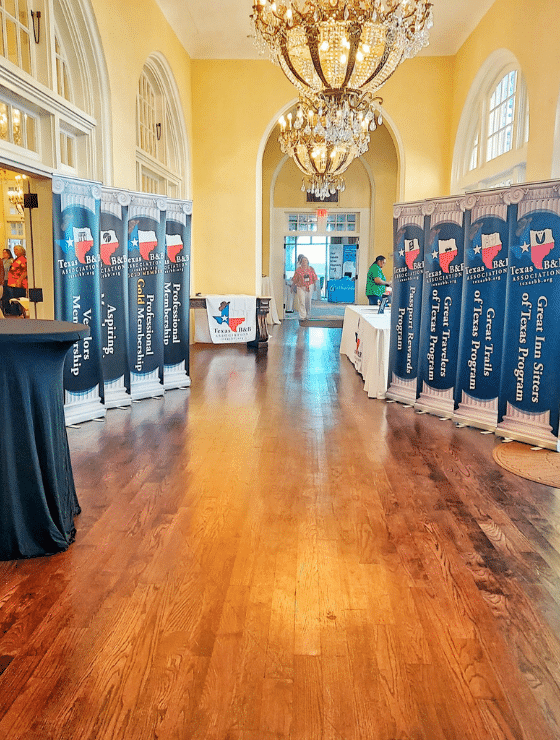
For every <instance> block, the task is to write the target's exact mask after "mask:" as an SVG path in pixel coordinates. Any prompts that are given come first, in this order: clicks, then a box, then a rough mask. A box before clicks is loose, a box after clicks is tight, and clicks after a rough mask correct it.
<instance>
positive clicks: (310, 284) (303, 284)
mask: <svg viewBox="0 0 560 740" xmlns="http://www.w3.org/2000/svg"><path fill="white" fill-rule="evenodd" d="M298 261H299V266H298V268H297V270H296V271H295V273H294V277H293V283H294V285H295V286H296V287H297V297H298V312H299V318H300V320H301V321H304V320H305V319H306V318H307V317H308V316H309V314H310V312H311V296H312V295H313V288H314V286H315V283H316V282H317V280H318V277H317V273H316V272H315V270H314V269H313V268H312V267H310V265H309V260H308V259H307V257H305V256H304V255H300V257H299V260H298Z"/></svg>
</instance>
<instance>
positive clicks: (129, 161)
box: [91, 0, 192, 197]
mask: <svg viewBox="0 0 560 740" xmlns="http://www.w3.org/2000/svg"><path fill="white" fill-rule="evenodd" d="M91 3H92V7H93V10H94V13H95V17H96V20H97V25H98V28H99V33H100V36H101V42H102V45H103V52H104V54H105V60H106V63H107V69H108V74H109V82H110V86H111V111H112V129H113V130H112V133H113V162H114V170H113V172H114V179H113V185H114V186H115V187H120V188H128V189H131V190H136V94H137V91H138V80H139V78H140V74H141V72H142V68H143V66H144V64H145V62H146V60H147V59H148V57H149V56H150V54H153V53H154V52H160V53H161V54H162V55H163V56H164V57H165V58H166V60H167V62H168V63H169V66H170V67H171V70H172V74H173V76H174V78H175V82H176V84H177V87H178V89H179V92H180V95H181V101H180V103H181V107H182V110H183V114H184V117H185V123H186V126H187V131H188V136H189V139H190V141H192V115H191V60H190V58H189V56H188V54H187V52H186V51H185V50H184V48H183V46H182V45H181V44H180V42H179V40H178V38H177V36H176V35H175V32H174V31H173V29H172V28H171V26H170V25H169V24H168V23H167V21H166V19H165V17H164V16H163V14H162V12H161V10H160V9H159V7H158V5H157V4H156V2H154V0H142V3H141V4H139V3H138V2H137V0H119V2H114V0H91ZM189 195H190V194H189V193H187V197H189Z"/></svg>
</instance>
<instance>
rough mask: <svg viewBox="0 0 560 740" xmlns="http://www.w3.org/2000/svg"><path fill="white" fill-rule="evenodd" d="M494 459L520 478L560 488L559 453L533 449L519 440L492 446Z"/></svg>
mask: <svg viewBox="0 0 560 740" xmlns="http://www.w3.org/2000/svg"><path fill="white" fill-rule="evenodd" d="M493 455H494V460H495V461H496V462H497V463H498V465H500V466H501V467H502V468H505V469H506V470H509V472H510V473H515V474H516V475H519V476H521V477H522V478H527V479H528V480H532V481H535V483H542V484H543V485H545V486H551V487H552V488H560V453H559V452H554V451H553V450H533V449H531V447H530V446H529V445H526V444H522V443H521V442H506V443H502V444H499V445H496V447H494V451H493Z"/></svg>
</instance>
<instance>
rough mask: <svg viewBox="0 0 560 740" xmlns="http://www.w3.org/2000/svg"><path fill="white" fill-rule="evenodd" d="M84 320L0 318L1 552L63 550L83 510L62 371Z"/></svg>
mask: <svg viewBox="0 0 560 740" xmlns="http://www.w3.org/2000/svg"><path fill="white" fill-rule="evenodd" d="M87 334H89V329H88V327H87V326H84V325H83V324H71V323H67V322H61V321H41V320H21V319H1V320H0V560H12V559H16V558H30V557H37V556H39V555H49V554H52V553H55V552H60V551H62V550H66V549H67V548H68V545H69V544H70V543H71V542H72V541H73V539H74V535H75V528H74V516H75V515H76V514H78V513H79V512H80V507H79V504H78V499H77V496H76V490H75V487H74V478H73V475H72V466H71V461H70V450H69V448H68V439H67V436H66V426H65V421H64V398H63V386H62V372H63V366H64V358H65V356H66V353H67V352H68V350H69V348H70V347H71V346H72V344H74V342H77V341H78V340H79V339H81V338H83V337H84V336H86V335H87Z"/></svg>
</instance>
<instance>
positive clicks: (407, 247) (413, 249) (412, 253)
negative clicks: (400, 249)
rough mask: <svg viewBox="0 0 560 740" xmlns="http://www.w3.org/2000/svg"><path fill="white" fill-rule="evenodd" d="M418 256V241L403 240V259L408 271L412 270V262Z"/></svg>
mask: <svg viewBox="0 0 560 740" xmlns="http://www.w3.org/2000/svg"><path fill="white" fill-rule="evenodd" d="M419 254H420V243H419V241H418V239H405V240H404V258H405V260H406V266H407V267H408V269H409V270H412V269H414V260H415V259H416V258H417V257H418V255H419Z"/></svg>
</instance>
